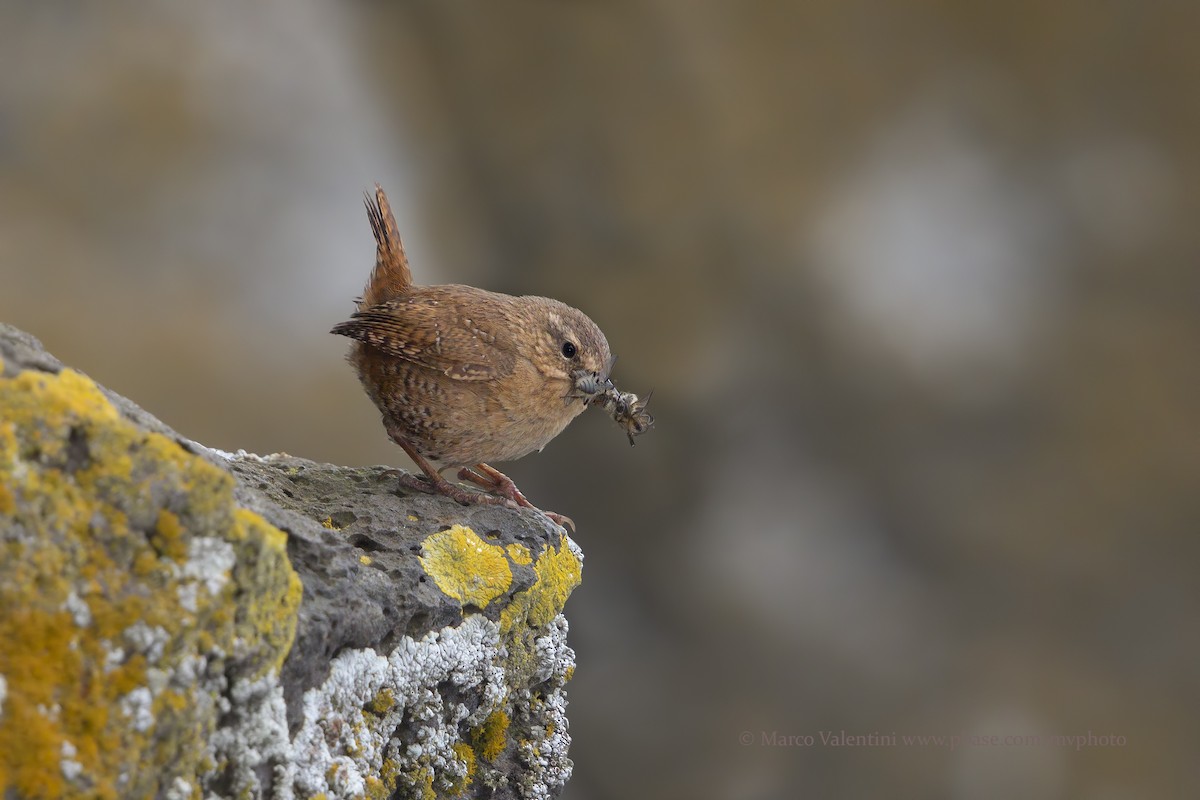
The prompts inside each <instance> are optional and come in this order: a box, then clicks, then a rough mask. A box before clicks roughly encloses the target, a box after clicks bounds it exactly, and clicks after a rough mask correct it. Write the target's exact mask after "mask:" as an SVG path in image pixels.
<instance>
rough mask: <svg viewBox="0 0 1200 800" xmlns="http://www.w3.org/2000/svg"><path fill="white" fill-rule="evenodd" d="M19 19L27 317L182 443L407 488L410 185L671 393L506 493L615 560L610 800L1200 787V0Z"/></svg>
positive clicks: (574, 708)
mask: <svg viewBox="0 0 1200 800" xmlns="http://www.w3.org/2000/svg"><path fill="white" fill-rule="evenodd" d="M975 6H979V7H975ZM0 14H2V17H0V61H2V66H3V69H0V318H2V319H4V320H5V321H7V322H10V323H13V324H16V325H18V326H19V327H22V328H25V329H27V330H29V331H31V332H33V333H34V334H36V335H37V336H39V337H40V338H42V340H43V341H44V342H45V343H46V345H47V347H48V348H49V349H50V350H51V351H52V352H53V353H55V354H56V355H57V356H59V357H60V358H62V359H63V360H64V361H65V362H67V363H68V364H71V365H74V366H77V367H78V368H81V369H83V370H84V371H86V372H88V373H89V374H90V375H92V376H93V377H94V378H95V379H96V380H98V381H100V382H102V383H104V384H105V385H107V386H109V387H111V388H113V389H115V390H116V391H119V392H121V393H123V394H126V395H128V396H130V397H132V398H133V399H135V400H137V401H138V402H139V403H141V404H142V405H143V406H144V407H146V408H147V409H148V410H150V411H151V412H153V413H155V414H157V415H158V416H160V417H161V418H162V419H163V420H164V421H165V422H167V423H169V424H170V425H172V426H174V427H175V428H177V429H178V430H179V431H180V432H182V433H184V434H185V435H187V436H190V437H192V438H195V439H197V440H199V441H201V442H204V443H206V444H208V445H211V446H215V447H221V448H224V449H230V450H232V449H237V448H246V449H248V450H252V451H257V452H271V451H286V452H288V453H291V454H294V455H298V456H304V457H307V458H311V459H316V460H322V461H333V462H337V463H345V464H375V463H386V464H398V465H404V464H405V461H404V459H403V457H402V454H401V453H400V451H399V450H398V449H397V448H395V447H394V446H392V445H390V444H389V443H388V442H387V440H386V438H385V436H384V434H383V431H382V428H381V426H380V425H379V422H378V416H377V414H376V412H375V411H374V409H373V408H372V407H371V405H370V403H369V401H368V400H367V399H366V398H365V396H364V395H363V394H362V393H361V391H360V389H359V388H358V385H357V382H356V381H355V379H354V377H353V375H352V373H351V371H350V369H349V367H348V366H347V365H346V364H345V363H343V361H342V356H343V354H344V352H345V349H346V344H347V343H346V341H345V340H341V339H338V338H335V337H333V336H329V335H328V334H327V333H326V332H327V331H328V329H329V328H330V327H331V326H332V325H333V324H334V323H336V322H338V321H340V320H342V319H343V318H344V317H345V316H346V315H347V314H348V313H349V312H350V310H351V308H352V299H353V298H354V296H355V295H356V294H357V293H358V292H359V291H360V290H361V287H362V284H363V282H364V281H365V279H366V276H367V272H368V270H369V268H370V266H371V263H372V259H373V244H372V240H371V236H370V231H369V228H368V225H367V221H366V218H365V215H364V213H363V210H362V204H361V194H362V192H363V190H364V189H367V188H369V187H370V186H371V185H372V183H373V182H374V181H376V180H378V181H380V182H381V183H382V184H383V185H384V186H385V188H387V189H388V190H389V193H390V195H391V197H392V201H393V205H394V206H395V207H396V211H397V215H398V217H399V218H400V225H401V228H402V230H403V232H404V236H405V241H406V245H407V248H408V251H409V255H410V259H411V261H412V264H413V269H414V272H415V274H416V276H417V279H418V281H420V282H424V283H437V282H463V283H471V284H474V285H477V286H483V287H486V288H489V289H495V290H501V291H509V292H513V293H531V294H544V295H549V296H552V297H557V298H559V299H561V300H564V301H566V302H568V303H571V304H573V305H576V306H578V307H580V308H582V309H584V310H585V311H586V312H587V313H589V314H590V315H591V316H592V317H593V318H594V319H595V320H596V321H597V322H598V323H599V324H600V325H601V327H602V328H603V329H604V330H605V331H606V332H607V334H608V337H609V340H610V342H611V343H612V346H613V349H614V351H615V352H616V353H618V354H619V356H620V361H619V363H618V368H617V372H616V378H617V380H618V383H619V384H620V385H621V386H622V387H623V388H625V389H627V390H633V391H636V392H639V393H644V392H645V391H646V390H648V389H650V388H654V389H655V401H654V405H653V410H654V411H655V412H656V413H657V416H658V419H659V425H658V428H657V429H656V430H655V431H654V432H653V433H651V434H649V435H647V436H645V437H643V439H642V440H641V441H640V443H639V446H638V447H637V448H635V449H630V448H629V447H628V445H627V444H626V443H625V439H624V436H623V435H622V433H621V431H620V430H619V429H617V428H616V427H615V426H614V425H613V424H612V422H611V421H609V420H607V419H605V418H604V416H603V415H602V414H600V413H597V412H589V413H588V414H587V415H585V416H584V417H583V418H581V419H580V420H578V421H577V422H576V423H575V424H574V425H572V426H571V428H570V429H569V430H568V431H567V432H566V433H564V434H563V435H562V436H561V437H559V438H558V439H557V440H556V441H554V442H553V443H552V444H551V445H550V446H549V447H548V448H547V449H546V451H545V452H544V453H542V454H540V455H536V456H532V457H530V458H527V459H525V460H523V461H521V462H517V463H515V464H510V465H507V467H506V469H507V471H508V472H509V474H511V475H512V476H513V477H514V478H515V479H516V480H517V482H518V484H519V485H520V486H521V487H522V488H523V490H524V491H525V492H526V493H527V494H528V495H529V496H530V497H531V498H532V499H533V500H534V501H535V502H538V503H541V504H543V505H545V506H547V507H549V508H553V509H555V510H558V511H561V512H563V513H567V514H569V515H571V516H572V517H574V519H575V520H576V522H577V523H578V524H579V533H578V537H577V538H578V540H579V542H580V544H581V545H582V547H583V549H584V551H585V552H586V554H587V562H586V565H585V571H584V583H583V586H582V587H581V588H580V589H579V590H577V591H576V593H575V595H574V596H573V597H572V599H571V601H570V603H569V605H568V614H569V616H570V619H571V626H572V628H571V641H572V643H573V645H574V646H575V647H576V649H577V651H578V655H579V669H578V672H577V675H576V677H575V680H574V681H573V683H572V685H571V694H570V697H571V709H570V715H571V732H572V735H573V736H574V740H575V741H574V745H573V748H572V756H573V757H574V759H575V761H576V771H575V778H574V780H573V781H572V783H571V784H570V785H569V787H568V790H567V797H568V798H569V800H602V799H607V798H630V797H636V798H651V799H653V800H657V799H658V798H718V799H724V798H729V800H759V799H760V798H761V799H763V800H766V799H768V798H789V797H798V796H801V795H803V796H812V797H868V796H870V797H893V798H910V797H911V798H963V799H964V800H975V799H976V798H997V799H1000V798H1015V797H1021V798H1028V799H1030V800H1041V799H1042V798H1095V800H1123V799H1124V798H1145V797H1155V798H1167V797H1195V796H1198V795H1200V772H1198V770H1197V767H1196V759H1195V754H1196V752H1197V750H1198V745H1200V725H1198V723H1197V721H1196V709H1197V707H1200V681H1198V680H1197V673H1198V669H1197V668H1198V666H1200V637H1198V636H1197V634H1196V617H1197V613H1198V612H1200V589H1198V581H1197V580H1196V573H1197V564H1198V563H1200V558H1198V556H1200V545H1198V544H1197V541H1198V540H1197V523H1198V522H1200V437H1198V436H1197V417H1198V409H1200V358H1198V357H1197V356H1198V350H1200V348H1198V343H1200V270H1198V268H1197V267H1198V260H1200V259H1198V258H1197V256H1198V255H1200V252H1198V251H1200V247H1198V239H1197V234H1196V228H1197V226H1196V223H1195V220H1196V219H1197V217H1198V213H1197V212H1198V211H1200V208H1198V202H1197V193H1196V191H1195V187H1196V186H1197V185H1198V184H1200V159H1198V155H1200V148H1198V147H1197V144H1196V143H1197V142H1198V141H1200V113H1198V112H1200V94H1198V80H1197V79H1198V78H1200V69H1198V67H1200V50H1198V49H1197V48H1196V46H1195V34H1196V31H1197V30H1200V6H1197V5H1195V4H1192V3H1134V2H1109V3H1095V2H1082V1H1081V0H1065V1H1064V2H1056V3H1045V2H1033V1H1032V0H1015V2H1009V3H1004V4H990V5H988V6H987V7H983V6H982V4H960V3H949V2H920V3H917V2H913V3H871V2H856V1H854V0H851V2H825V1H823V0H815V1H814V2H805V3H800V2H791V3H784V2H774V3H770V2H750V3H710V2H693V1H692V0H649V1H648V2H644V3H620V2H618V3H599V2H586V1H585V0H562V1H560V2H521V3H483V2H478V3H469V2H434V1H433V0H424V1H422V2H406V3H380V2H376V3H370V2H343V3H325V2H319V0H263V1H262V2H257V3H241V2H234V0H208V1H207V2H203V3H190V4H175V3H166V2H140V3H138V2H130V3H125V4H119V5H106V6H105V7H103V8H101V7H100V6H85V5H84V4H77V3H69V2H39V3H22V2H14V0H7V2H2V3H0ZM1089 730H1090V731H1091V732H1092V733H1093V734H1096V735H1106V736H1114V737H1115V736H1119V737H1122V741H1124V742H1125V745H1124V746H1120V747H1091V748H1085V749H1082V750H1079V751H1076V750H1075V749H1073V748H1072V747H1069V746H1068V747H1062V746H974V747H970V746H966V745H960V746H959V747H957V748H955V749H953V750H951V749H950V748H949V747H946V746H943V747H939V746H936V745H932V744H931V745H927V746H918V745H911V746H905V745H903V743H901V742H899V737H903V736H904V735H918V734H923V735H941V736H952V735H959V736H970V735H999V736H1007V735H1021V736H1033V735H1050V736H1054V735H1086V734H1087V732H1088V731H1089ZM822 731H827V732H833V733H838V732H841V731H845V732H846V733H847V734H850V735H866V734H871V733H879V734H888V735H890V734H892V733H895V734H896V736H897V737H898V743H897V744H896V745H895V746H880V747H858V748H837V747H832V746H825V745H822V744H821V740H820V732H822ZM773 733H778V734H780V735H783V736H788V735H792V736H808V735H811V736H813V737H815V741H816V745H815V746H813V747H800V746H784V747H778V746H775V747H772V746H769V745H766V744H764V736H765V737H767V738H769V737H770V736H771V735H772V734H773ZM747 734H748V735H749V738H750V740H751V744H749V745H744V744H742V743H740V738H741V737H742V736H743V735H747Z"/></svg>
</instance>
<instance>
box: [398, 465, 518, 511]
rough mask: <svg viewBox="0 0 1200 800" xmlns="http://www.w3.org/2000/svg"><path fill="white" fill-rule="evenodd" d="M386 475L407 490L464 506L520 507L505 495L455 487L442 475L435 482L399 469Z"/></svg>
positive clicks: (424, 476) (427, 477)
mask: <svg viewBox="0 0 1200 800" xmlns="http://www.w3.org/2000/svg"><path fill="white" fill-rule="evenodd" d="M384 474H385V475H394V476H395V477H396V480H397V481H398V482H399V484H400V486H401V487H403V488H405V489H413V490H414V491H418V492H424V493H425V494H440V495H442V496H443V497H449V498H450V499H451V500H453V501H455V502H456V503H459V504H461V505H464V506H471V505H490V506H504V507H505V508H519V507H520V506H519V505H518V504H517V503H516V502H515V501H514V500H512V499H510V498H508V497H506V496H504V495H494V494H484V493H483V492H473V491H471V490H469V489H464V488H463V487H461V486H455V485H454V484H453V483H451V482H450V481H448V480H446V479H445V478H443V477H442V476H441V475H438V476H437V479H436V480H435V479H433V478H430V477H429V476H427V475H412V474H410V473H408V472H401V471H400V470H397V469H390V470H388V471H387V472H386V473H384Z"/></svg>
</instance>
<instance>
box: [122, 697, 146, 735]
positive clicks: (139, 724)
mask: <svg viewBox="0 0 1200 800" xmlns="http://www.w3.org/2000/svg"><path fill="white" fill-rule="evenodd" d="M153 705H154V694H153V693H152V692H151V691H150V689H149V688H147V687H145V686H139V687H138V688H136V689H134V690H132V691H131V692H129V694H127V695H125V696H124V697H122V698H121V702H120V706H121V713H122V714H124V715H125V716H126V717H128V718H129V721H130V724H131V725H133V729H134V730H135V731H137V732H138V733H145V732H146V731H148V730H150V728H151V726H153V725H154V712H153V711H152V707H153Z"/></svg>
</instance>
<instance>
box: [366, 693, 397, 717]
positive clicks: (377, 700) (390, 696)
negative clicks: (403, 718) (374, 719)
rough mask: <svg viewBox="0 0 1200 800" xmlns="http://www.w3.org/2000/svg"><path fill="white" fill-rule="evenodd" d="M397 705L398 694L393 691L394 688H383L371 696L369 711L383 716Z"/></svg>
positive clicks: (368, 705)
mask: <svg viewBox="0 0 1200 800" xmlns="http://www.w3.org/2000/svg"><path fill="white" fill-rule="evenodd" d="M395 705H396V695H395V694H394V693H393V692H392V690H391V689H381V690H379V692H378V693H377V694H376V695H375V696H374V697H372V698H371V700H370V702H368V703H367V711H370V712H371V713H372V714H376V715H378V716H383V715H384V714H386V713H387V712H389V711H391V710H392V707H393V706H395Z"/></svg>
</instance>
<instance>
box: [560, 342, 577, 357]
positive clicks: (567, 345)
mask: <svg viewBox="0 0 1200 800" xmlns="http://www.w3.org/2000/svg"><path fill="white" fill-rule="evenodd" d="M575 352H576V350H575V344H574V343H573V342H563V346H562V354H563V358H574V357H575Z"/></svg>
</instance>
